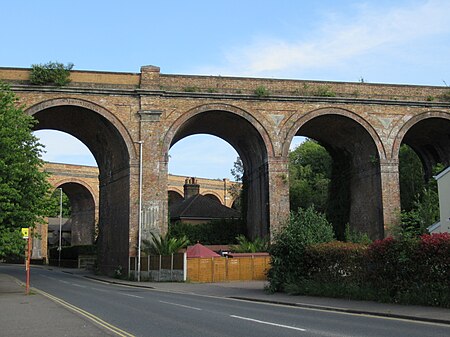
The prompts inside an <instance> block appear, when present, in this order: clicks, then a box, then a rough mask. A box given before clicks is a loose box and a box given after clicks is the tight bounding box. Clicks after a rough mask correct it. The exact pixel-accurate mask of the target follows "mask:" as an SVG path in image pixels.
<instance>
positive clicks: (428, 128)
mask: <svg viewBox="0 0 450 337" xmlns="http://www.w3.org/2000/svg"><path fill="white" fill-rule="evenodd" d="M446 117H447V118H443V117H434V116H422V117H420V116H419V118H420V120H417V121H416V122H415V123H414V122H413V123H414V124H413V125H412V126H411V127H409V128H408V130H407V131H406V133H405V134H404V136H403V139H402V140H401V144H406V145H408V146H409V147H410V148H411V149H413V150H414V152H415V153H417V155H418V156H419V158H420V160H421V161H422V164H423V169H424V174H425V179H430V178H431V177H432V176H433V167H435V166H436V165H437V164H439V163H441V164H444V165H449V164H450V151H449V150H450V116H448V115H447V116H446ZM406 127H408V126H406Z"/></svg>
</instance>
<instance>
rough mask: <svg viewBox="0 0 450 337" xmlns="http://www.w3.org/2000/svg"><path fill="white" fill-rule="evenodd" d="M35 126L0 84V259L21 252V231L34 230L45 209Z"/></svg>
mask: <svg viewBox="0 0 450 337" xmlns="http://www.w3.org/2000/svg"><path fill="white" fill-rule="evenodd" d="M34 124H35V121H34V119H33V118H32V117H31V116H28V115H26V114H25V113H24V112H23V107H21V106H19V105H18V98H17V97H16V95H15V94H14V93H13V92H12V91H11V90H10V88H9V87H8V86H7V85H6V84H2V83H0V242H1V243H2V244H1V247H2V249H1V250H0V258H1V257H2V256H7V255H9V254H16V253H17V252H18V251H21V250H22V248H23V242H21V241H18V240H17V238H18V237H19V236H20V228H21V227H34V226H35V224H36V223H38V222H40V221H42V217H43V216H44V215H45V214H46V211H47V207H48V193H49V187H50V186H49V184H48V182H47V175H46V174H45V173H44V172H43V170H42V166H43V161H42V160H41V159H40V154H41V152H42V145H41V144H39V143H38V141H37V138H36V137H35V136H33V134H32V133H31V130H32V127H33V125H34Z"/></svg>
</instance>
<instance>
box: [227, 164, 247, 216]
mask: <svg viewBox="0 0 450 337" xmlns="http://www.w3.org/2000/svg"><path fill="white" fill-rule="evenodd" d="M231 175H232V176H233V177H234V180H235V181H236V182H237V183H239V184H234V185H232V186H231V191H230V192H231V195H232V196H233V198H234V199H235V200H236V201H237V202H235V205H236V206H237V209H238V210H239V212H240V213H241V220H242V222H243V223H244V224H245V223H246V221H247V204H248V203H247V192H248V183H247V177H246V175H245V169H244V164H243V163H242V160H241V158H240V157H237V158H236V161H235V162H234V164H233V168H232V169H231Z"/></svg>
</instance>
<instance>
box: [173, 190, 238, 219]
mask: <svg viewBox="0 0 450 337" xmlns="http://www.w3.org/2000/svg"><path fill="white" fill-rule="evenodd" d="M169 212H170V218H171V219H174V220H177V219H231V218H239V216H240V214H239V212H238V211H237V210H235V209H233V208H229V207H226V206H224V205H222V204H220V203H218V202H217V201H215V200H212V199H210V198H208V197H205V196H203V195H201V194H197V195H194V196H192V197H190V198H188V199H186V200H183V201H182V202H180V203H178V204H175V205H171V206H170V207H169Z"/></svg>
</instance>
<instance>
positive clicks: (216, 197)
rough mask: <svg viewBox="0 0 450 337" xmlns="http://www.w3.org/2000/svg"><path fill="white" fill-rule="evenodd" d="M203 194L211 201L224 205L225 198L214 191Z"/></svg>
mask: <svg viewBox="0 0 450 337" xmlns="http://www.w3.org/2000/svg"><path fill="white" fill-rule="evenodd" d="M202 194H203V195H204V196H205V197H207V198H210V199H211V200H214V201H217V202H218V203H219V204H223V201H224V200H223V196H221V195H219V194H218V193H216V192H214V191H204V192H203V193H202Z"/></svg>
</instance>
